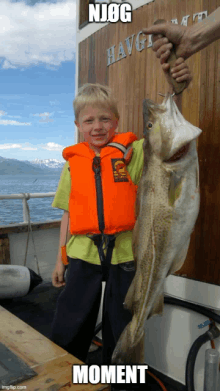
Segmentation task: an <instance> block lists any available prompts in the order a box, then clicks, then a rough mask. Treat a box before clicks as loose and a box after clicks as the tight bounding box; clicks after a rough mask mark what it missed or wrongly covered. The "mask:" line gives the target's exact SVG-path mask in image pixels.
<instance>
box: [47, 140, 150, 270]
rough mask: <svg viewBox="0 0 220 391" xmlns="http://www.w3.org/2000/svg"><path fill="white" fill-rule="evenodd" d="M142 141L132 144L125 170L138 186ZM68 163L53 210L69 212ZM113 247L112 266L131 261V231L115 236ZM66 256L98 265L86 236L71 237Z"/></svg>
mask: <svg viewBox="0 0 220 391" xmlns="http://www.w3.org/2000/svg"><path fill="white" fill-rule="evenodd" d="M143 141H144V139H141V140H139V141H134V142H133V155H132V159H131V161H130V163H129V164H128V166H127V170H128V172H129V174H130V177H131V179H132V181H133V182H134V183H135V184H136V185H138V183H139V181H140V178H141V174H142V169H143V164H144V157H143ZM68 167H69V163H68V162H67V163H66V164H65V166H64V168H63V171H62V174H61V177H60V181H59V184H58V188H57V191H56V194H55V197H54V200H53V203H52V206H53V207H54V208H59V209H63V210H66V211H68V210H69V195H70V189H71V179H70V172H69V170H68ZM115 236H116V240H115V247H114V249H113V253H112V261H111V263H112V264H118V263H123V262H128V261H132V260H133V253H132V231H126V232H120V233H118V234H116V235H115ZM66 250H67V255H68V256H69V257H71V258H79V259H82V260H84V261H87V262H89V263H93V264H96V265H100V259H99V254H98V250H97V247H96V246H95V244H94V242H93V240H91V239H89V238H88V237H87V236H86V235H72V236H71V238H70V240H69V241H68V243H67V246H66Z"/></svg>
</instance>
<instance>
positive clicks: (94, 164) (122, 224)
mask: <svg viewBox="0 0 220 391" xmlns="http://www.w3.org/2000/svg"><path fill="white" fill-rule="evenodd" d="M135 140H137V137H136V135H135V134H134V133H132V132H127V133H121V134H118V135H116V136H114V137H113V139H112V140H111V142H116V143H120V144H122V145H124V146H125V147H127V146H128V145H129V144H131V143H132V142H133V141H135ZM123 156H124V154H123V152H122V151H120V150H119V149H117V148H115V147H112V146H106V147H104V148H103V149H102V150H101V153H100V156H99V157H97V156H96V154H95V152H94V151H93V150H92V149H91V148H90V147H89V144H88V143H87V142H82V143H79V144H76V145H73V146H70V147H67V148H65V149H64V150H63V157H64V159H65V160H67V161H69V165H70V176H71V191H70V199H69V212H70V232H71V234H72V235H77V234H80V235H84V234H88V233H91V234H100V233H104V234H109V235H112V234H114V233H116V232H121V231H129V230H132V229H133V227H134V224H135V200H136V193H137V186H136V185H135V184H134V183H133V182H132V180H131V178H130V175H129V173H128V171H127V169H126V164H125V162H124V159H123ZM95 173H96V174H95ZM100 216H101V217H100ZM100 220H101V221H100Z"/></svg>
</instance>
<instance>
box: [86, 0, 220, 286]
mask: <svg viewBox="0 0 220 391" xmlns="http://www.w3.org/2000/svg"><path fill="white" fill-rule="evenodd" d="M218 6H220V1H219V0H218V1H216V0H195V1H190V0H164V1H163V0H155V1H154V2H153V3H149V4H147V5H145V6H143V7H141V8H138V9H137V10H134V11H133V14H132V16H133V18H132V23H125V24H123V23H120V22H119V23H112V24H109V25H108V26H106V27H104V28H102V29H101V30H99V31H98V32H96V33H95V34H93V35H92V36H90V37H88V38H87V39H86V40H84V41H83V42H81V43H80V45H79V87H80V86H81V85H83V84H84V83H87V82H90V83H95V82H97V83H101V84H106V85H109V86H110V87H111V88H112V89H113V91H114V93H115V96H116V97H117V99H118V106H119V112H120V116H121V117H120V130H121V131H122V132H126V131H133V132H135V133H136V134H137V135H138V137H139V138H142V132H143V119H142V100H143V99H144V98H150V99H152V100H154V101H157V102H158V103H160V102H161V101H162V98H161V97H160V96H159V95H158V93H159V92H160V93H165V92H166V90H167V86H166V81H165V77H164V75H163V72H162V70H161V67H160V64H159V61H158V59H157V58H156V56H155V53H154V52H153V51H152V49H151V48H147V46H148V38H147V40H146V42H145V49H144V50H143V51H140V52H138V51H137V50H136V48H135V39H136V36H137V34H138V32H139V31H141V30H142V28H143V27H145V26H149V25H151V24H153V22H154V21H155V20H156V19H162V18H163V19H166V20H171V19H173V18H177V19H178V22H179V23H180V22H181V20H182V17H183V16H185V15H190V17H189V19H188V25H189V26H190V25H192V24H193V23H197V19H196V21H195V22H193V18H192V17H193V14H195V13H197V12H201V11H206V10H207V11H208V14H210V13H211V12H213V11H214V10H215V9H216V8H217V7H218ZM132 34H135V37H134V44H133V50H132V54H131V55H128V52H127V47H126V45H125V41H124V40H125V38H127V37H128V36H131V35H132ZM141 38H142V39H143V38H144V36H143V35H142V37H141ZM120 41H121V42H122V43H123V46H124V49H125V52H126V55H127V57H126V58H123V59H122V60H120V61H118V62H116V63H114V64H112V65H110V66H109V67H107V49H108V48H110V47H111V46H113V45H116V47H115V51H116V57H117V52H118V47H119V42H120ZM219 49H220V40H219V41H216V42H215V43H213V44H211V45H210V46H209V47H207V48H206V49H204V50H203V51H202V52H199V53H197V54H195V55H193V56H192V57H191V58H190V59H188V60H187V63H188V65H189V67H190V69H191V71H192V74H193V81H192V83H191V84H190V86H189V87H188V89H187V90H186V91H184V93H183V115H184V116H185V118H186V119H187V120H188V121H190V122H191V123H192V124H194V125H196V126H198V127H200V128H201V129H202V130H203V133H202V135H201V136H200V138H199V142H198V152H199V161H200V184H201V208H200V214H199V218H198V220H197V223H196V227H195V230H194V233H193V235H192V240H191V244H190V249H189V252H188V256H187V259H186V262H185V264H184V266H183V267H182V269H181V270H180V271H179V272H178V273H176V274H177V275H182V276H186V277H188V278H193V279H198V280H201V281H205V282H209V283H214V284H218V285H219V284H220V261H219V254H220V201H219V200H220V50H219ZM80 141H82V139H80Z"/></svg>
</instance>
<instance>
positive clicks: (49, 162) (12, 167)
mask: <svg viewBox="0 0 220 391" xmlns="http://www.w3.org/2000/svg"><path fill="white" fill-rule="evenodd" d="M64 164H65V162H61V161H59V160H56V159H45V160H39V159H35V160H33V161H31V162H30V161H28V160H17V159H5V158H3V157H1V156H0V175H19V174H22V175H23V174H29V175H48V174H50V175H54V174H60V173H61V171H62V169H63V166H64Z"/></svg>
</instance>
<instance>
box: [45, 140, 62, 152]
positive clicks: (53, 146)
mask: <svg viewBox="0 0 220 391" xmlns="http://www.w3.org/2000/svg"><path fill="white" fill-rule="evenodd" d="M42 148H43V149H47V151H62V150H63V149H64V146H63V145H60V144H56V143H53V142H50V143H47V144H46V145H44V146H43V145H42Z"/></svg>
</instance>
